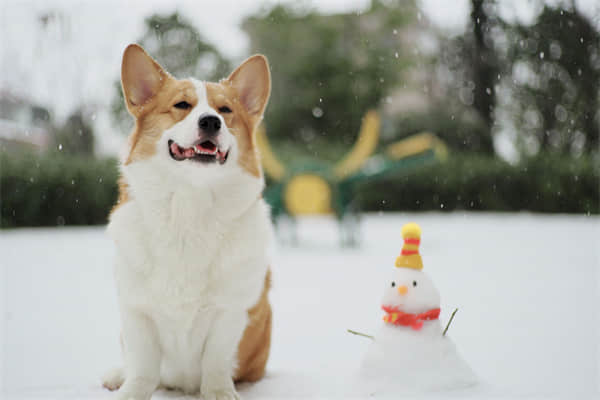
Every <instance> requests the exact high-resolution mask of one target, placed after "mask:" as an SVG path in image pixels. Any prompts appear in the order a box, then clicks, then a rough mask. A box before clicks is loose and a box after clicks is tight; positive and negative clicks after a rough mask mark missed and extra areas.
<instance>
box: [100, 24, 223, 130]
mask: <svg viewBox="0 0 600 400" xmlns="http://www.w3.org/2000/svg"><path fill="white" fill-rule="evenodd" d="M145 25H146V32H145V33H144V35H143V36H142V38H141V39H140V40H138V43H139V44H140V45H141V46H142V47H144V49H145V50H146V51H147V52H148V53H149V54H150V55H151V56H152V57H153V58H155V59H156V60H157V61H158V62H159V63H160V64H161V65H162V66H163V67H164V68H165V69H166V70H167V71H169V73H171V74H172V75H173V76H175V77H178V78H188V77H194V78H198V79H202V80H218V79H220V78H223V77H226V76H227V74H229V73H230V72H231V71H230V69H231V64H230V63H229V61H228V60H227V59H226V58H225V57H224V56H223V55H222V54H221V53H220V52H219V51H218V50H217V49H216V48H215V47H214V46H212V45H210V44H209V43H208V42H206V41H205V40H204V39H203V38H202V37H201V35H200V33H199V32H198V30H197V29H196V28H195V27H194V26H193V25H192V23H191V22H189V21H187V20H186V19H185V18H182V17H181V16H180V15H179V14H178V13H177V12H175V13H173V14H171V15H166V16H163V15H158V14H155V15H152V16H150V17H148V18H146V20H145ZM111 109H112V115H113V119H114V120H115V122H117V124H119V125H120V126H121V127H122V128H125V127H126V126H131V118H129V116H128V114H127V110H126V109H125V103H124V100H123V93H122V90H121V83H120V81H117V82H115V97H114V98H113V102H112V106H111Z"/></svg>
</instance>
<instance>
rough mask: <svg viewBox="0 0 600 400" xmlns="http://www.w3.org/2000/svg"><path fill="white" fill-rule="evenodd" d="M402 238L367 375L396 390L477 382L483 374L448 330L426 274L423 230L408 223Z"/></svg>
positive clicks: (366, 364)
mask: <svg viewBox="0 0 600 400" xmlns="http://www.w3.org/2000/svg"><path fill="white" fill-rule="evenodd" d="M402 238H403V239H404V245H403V247H402V252H401V254H400V256H399V257H398V258H397V259H396V264H395V266H396V268H395V270H394V271H393V274H392V275H391V276H390V278H389V280H388V281H387V282H386V288H385V293H384V296H383V300H382V307H381V308H382V309H383V311H384V313H385V314H384V316H383V325H382V326H381V329H380V331H379V332H378V333H377V334H376V335H375V337H374V338H373V342H372V343H371V344H370V346H369V349H368V351H367V354H366V356H365V357H364V360H363V362H362V365H361V374H362V375H363V376H365V377H368V378H370V379H374V380H377V381H379V382H381V381H387V382H388V383H389V384H392V385H393V386H394V389H393V390H394V392H395V393H398V391H399V390H400V391H407V392H410V391H417V392H419V391H431V390H434V391H437V390H447V389H458V388H464V387H468V386H472V385H474V384H475V383H476V382H477V378H476V377H475V375H474V374H473V372H472V370H471V369H470V368H469V366H468V365H467V364H466V362H465V361H464V360H463V359H462V358H461V357H460V355H459V354H458V352H457V350H456V347H455V346H454V343H453V342H452V341H451V340H450V338H449V337H447V336H445V335H444V332H443V331H442V325H441V324H440V320H439V316H440V294H439V292H438V290H437V289H436V288H435V286H434V285H433V282H432V281H431V279H430V278H429V277H428V276H427V275H426V274H425V273H424V272H423V261H422V259H421V255H420V254H419V244H420V240H421V229H420V228H419V226H418V225H417V224H414V223H411V224H407V225H405V226H404V227H403V228H402ZM379 388H380V389H381V390H382V391H385V389H384V386H379ZM390 390H391V389H390Z"/></svg>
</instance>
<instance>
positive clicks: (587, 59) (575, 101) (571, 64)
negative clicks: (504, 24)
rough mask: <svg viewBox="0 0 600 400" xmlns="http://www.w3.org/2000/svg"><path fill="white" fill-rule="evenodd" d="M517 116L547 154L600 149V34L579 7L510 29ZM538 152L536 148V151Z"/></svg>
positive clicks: (552, 11) (550, 9) (549, 11)
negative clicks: (529, 24) (599, 144)
mask: <svg viewBox="0 0 600 400" xmlns="http://www.w3.org/2000/svg"><path fill="white" fill-rule="evenodd" d="M509 43H510V51H509V58H510V59H511V60H514V63H513V64H512V76H511V78H512V81H511V90H512V94H513V97H514V101H513V107H512V110H511V111H512V115H513V116H514V119H515V122H516V125H517V126H518V127H519V128H520V130H521V131H522V134H523V135H524V136H525V139H526V140H529V141H530V142H531V141H532V140H533V141H534V142H535V143H534V144H535V147H536V148H538V149H539V150H541V151H546V150H552V151H557V152H563V153H564V152H570V151H575V152H576V153H581V152H583V151H587V152H592V151H598V135H599V130H600V128H599V123H600V120H599V115H598V114H599V110H600V100H599V98H600V33H599V32H598V30H596V28H595V27H594V25H593V24H592V22H591V21H590V20H588V19H587V18H586V17H585V16H584V15H582V14H581V13H580V12H579V11H578V10H577V9H576V8H575V7H574V5H571V7H570V8H568V7H560V8H553V7H549V6H545V7H544V8H543V10H542V12H541V14H540V15H539V17H538V18H537V20H536V22H535V23H534V24H533V26H523V25H514V26H512V27H509ZM534 150H535V149H534Z"/></svg>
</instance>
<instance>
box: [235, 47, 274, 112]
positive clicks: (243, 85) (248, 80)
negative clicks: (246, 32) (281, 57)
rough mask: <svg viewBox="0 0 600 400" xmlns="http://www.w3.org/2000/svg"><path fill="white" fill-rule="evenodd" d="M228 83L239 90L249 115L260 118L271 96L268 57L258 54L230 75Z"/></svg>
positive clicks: (240, 97)
mask: <svg viewBox="0 0 600 400" xmlns="http://www.w3.org/2000/svg"><path fill="white" fill-rule="evenodd" d="M227 81H229V83H230V84H231V85H232V86H233V87H234V88H235V89H236V90H237V93H238V96H239V99H240V102H241V103H242V105H243V106H244V108H245V109H246V110H247V111H248V114H249V115H250V116H251V117H258V118H260V117H261V116H262V114H263V112H264V111H265V107H266V105H267V101H268V100H269V95H270V94H271V73H270V72H269V63H268V62H267V59H266V57H265V56H263V55H260V54H257V55H254V56H252V57H250V58H248V59H247V60H246V61H244V62H243V63H242V64H241V65H240V66H239V67H237V68H236V70H235V71H233V72H232V73H231V75H229V78H227Z"/></svg>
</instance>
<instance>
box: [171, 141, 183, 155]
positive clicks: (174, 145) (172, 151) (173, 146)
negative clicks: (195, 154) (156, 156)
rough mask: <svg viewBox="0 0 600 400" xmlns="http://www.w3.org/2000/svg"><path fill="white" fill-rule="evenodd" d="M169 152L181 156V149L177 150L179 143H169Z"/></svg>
mask: <svg viewBox="0 0 600 400" xmlns="http://www.w3.org/2000/svg"><path fill="white" fill-rule="evenodd" d="M171 153H173V154H175V155H176V156H177V157H183V154H181V150H179V145H178V144H177V143H175V142H173V143H171Z"/></svg>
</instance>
